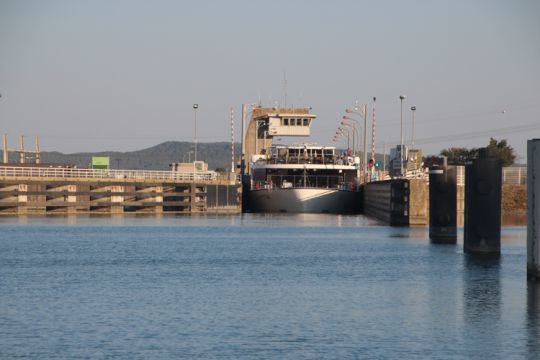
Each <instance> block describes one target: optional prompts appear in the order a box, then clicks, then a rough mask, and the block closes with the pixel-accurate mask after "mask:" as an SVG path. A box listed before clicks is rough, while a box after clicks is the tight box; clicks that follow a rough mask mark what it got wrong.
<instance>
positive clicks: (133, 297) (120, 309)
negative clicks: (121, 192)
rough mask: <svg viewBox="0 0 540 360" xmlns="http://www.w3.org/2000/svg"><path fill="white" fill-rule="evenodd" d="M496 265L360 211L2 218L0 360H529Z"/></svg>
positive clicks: (506, 255) (505, 279) (519, 263)
mask: <svg viewBox="0 0 540 360" xmlns="http://www.w3.org/2000/svg"><path fill="white" fill-rule="evenodd" d="M525 264H526V229H525V228H524V227H506V228H503V246H502V256H501V258H500V259H496V260H479V259H475V258H471V257H470V256H466V255H464V254H463V252H462V243H461V240H460V241H459V243H458V245H455V246H453V245H450V246H449V245H445V246H440V245H439V246H437V245H433V244H430V243H429V240H428V232H427V229H426V228H412V229H407V228H390V227H386V226H382V225H380V224H378V223H377V222H375V221H373V220H368V219H366V218H364V217H362V216H333V215H291V214H283V215H245V216H222V217H148V218H136V217H113V218H92V217H75V218H54V217H47V218H8V219H7V218H0V358H2V359H4V358H5V359H12V358H36V359H43V358H66V359H75V358H119V359H153V358H226V359H241V358H256V359H258V358H261V359H266V358H276V359H282V358H290V359H302V358H328V359H347V358H353V359H354V358H398V357H402V358H430V359H433V358H439V359H447V358H487V359H492V358H499V359H510V358H517V359H519V358H524V359H533V358H540V315H539V314H540V286H533V285H531V284H527V281H526V275H525Z"/></svg>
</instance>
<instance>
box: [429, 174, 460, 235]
mask: <svg viewBox="0 0 540 360" xmlns="http://www.w3.org/2000/svg"><path fill="white" fill-rule="evenodd" d="M456 197H457V188H456V171H455V168H454V167H450V168H449V167H446V166H433V167H431V168H430V169H429V238H430V239H431V241H432V242H433V243H436V244H455V243H456V241H457V208H456V206H457V204H456Z"/></svg>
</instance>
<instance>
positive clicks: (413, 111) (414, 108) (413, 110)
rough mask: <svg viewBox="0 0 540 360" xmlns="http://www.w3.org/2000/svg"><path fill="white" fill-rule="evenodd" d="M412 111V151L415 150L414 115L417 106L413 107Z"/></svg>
mask: <svg viewBox="0 0 540 360" xmlns="http://www.w3.org/2000/svg"><path fill="white" fill-rule="evenodd" d="M411 111H412V137H411V149H413V148H414V113H415V111H416V106H411Z"/></svg>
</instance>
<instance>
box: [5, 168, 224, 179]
mask: <svg viewBox="0 0 540 360" xmlns="http://www.w3.org/2000/svg"><path fill="white" fill-rule="evenodd" d="M0 176H3V177H25V178H26V177H28V178H82V179H118V180H120V179H122V180H124V179H128V180H170V181H212V180H217V178H218V174H217V172H215V171H197V172H179V171H157V170H108V169H77V168H67V167H17V166H0Z"/></svg>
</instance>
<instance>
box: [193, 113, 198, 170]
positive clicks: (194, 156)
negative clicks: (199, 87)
mask: <svg viewBox="0 0 540 360" xmlns="http://www.w3.org/2000/svg"><path fill="white" fill-rule="evenodd" d="M198 108H199V104H193V113H194V115H195V139H194V144H195V146H194V148H195V152H194V154H193V161H194V162H195V161H197V109H198Z"/></svg>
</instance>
